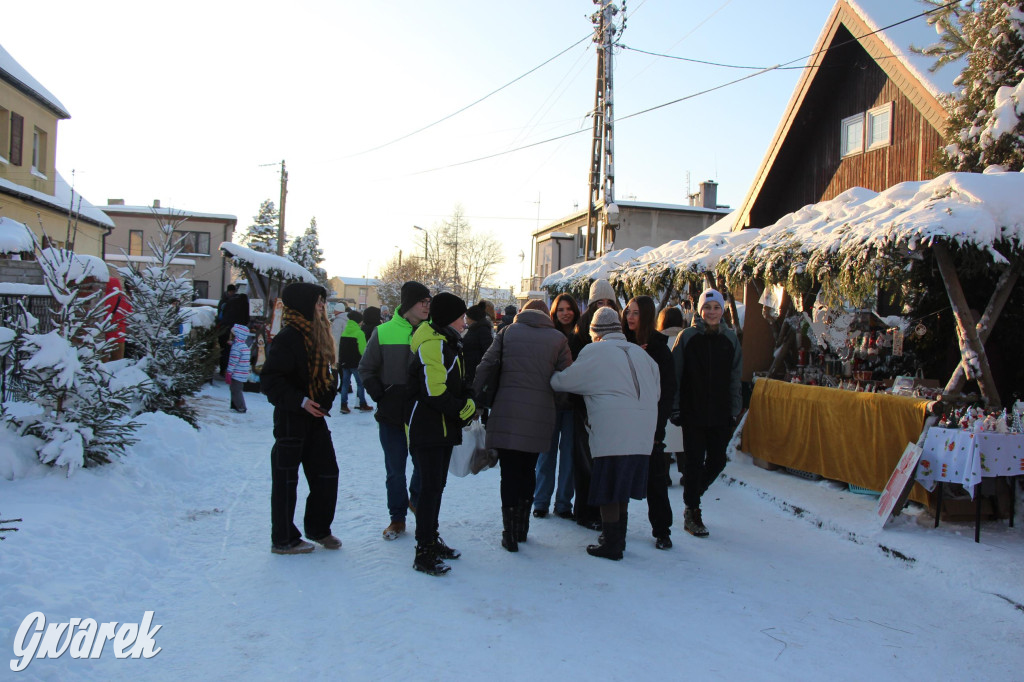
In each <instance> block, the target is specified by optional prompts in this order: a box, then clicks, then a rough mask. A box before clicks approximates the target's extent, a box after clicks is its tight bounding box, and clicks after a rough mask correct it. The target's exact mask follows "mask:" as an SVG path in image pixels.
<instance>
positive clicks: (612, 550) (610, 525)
mask: <svg viewBox="0 0 1024 682" xmlns="http://www.w3.org/2000/svg"><path fill="white" fill-rule="evenodd" d="M603 535H604V542H603V543H601V544H599V545H588V546H587V554H589V555H590V556H596V557H601V558H602V559H611V560H613V561H618V560H620V559H621V558H622V552H623V551H624V550H625V549H626V522H625V521H607V522H605V524H604V533H603Z"/></svg>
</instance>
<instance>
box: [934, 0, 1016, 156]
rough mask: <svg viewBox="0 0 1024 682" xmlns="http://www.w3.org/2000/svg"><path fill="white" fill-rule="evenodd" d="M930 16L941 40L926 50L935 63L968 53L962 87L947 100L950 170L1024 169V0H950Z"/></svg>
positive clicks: (936, 1)
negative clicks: (952, 1)
mask: <svg viewBox="0 0 1024 682" xmlns="http://www.w3.org/2000/svg"><path fill="white" fill-rule="evenodd" d="M928 4H931V5H936V6H944V7H945V9H943V11H941V12H937V13H935V14H934V15H932V18H930V19H929V21H930V22H931V23H932V24H934V25H935V27H936V30H937V31H938V33H939V43H937V44H936V45H932V46H930V47H927V48H924V49H922V50H920V52H921V53H923V54H926V55H929V56H933V57H936V65H935V68H941V67H942V66H943V65H945V64H946V63H949V62H951V61H955V60H957V59H959V58H961V57H963V56H965V55H966V58H967V66H966V67H965V68H964V70H963V72H962V73H961V74H960V76H959V77H958V78H957V80H956V84H957V85H958V86H960V87H961V88H962V91H961V92H960V93H959V94H958V95H956V96H951V97H950V98H949V99H948V100H947V102H946V103H945V104H946V107H947V109H948V110H949V111H950V114H951V115H950V119H949V124H948V128H947V131H946V143H947V146H946V147H945V148H944V149H943V150H942V151H941V152H940V155H939V156H940V163H941V164H942V167H943V168H944V169H945V170H951V171H969V172H981V171H983V170H985V168H987V167H988V166H992V165H1000V166H1003V167H1005V168H1006V169H1008V170H1015V171H1016V170H1021V169H1022V168H1024V0H1018V1H1017V2H1006V0H971V1H970V2H964V3H959V4H951V5H950V4H948V3H946V2H944V1H942V0H928Z"/></svg>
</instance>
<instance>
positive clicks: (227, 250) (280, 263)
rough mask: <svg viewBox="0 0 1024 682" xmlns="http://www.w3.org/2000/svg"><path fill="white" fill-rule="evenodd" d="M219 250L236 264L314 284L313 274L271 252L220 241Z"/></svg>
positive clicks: (290, 279)
mask: <svg viewBox="0 0 1024 682" xmlns="http://www.w3.org/2000/svg"><path fill="white" fill-rule="evenodd" d="M220 250H221V251H223V252H224V254H225V255H226V256H227V257H228V258H231V259H233V260H234V261H235V265H237V266H249V267H251V268H252V269H253V270H255V271H256V272H258V273H260V274H262V275H266V276H267V277H274V278H278V279H282V280H284V281H286V282H294V281H303V282H309V283H310V284H316V283H317V280H316V277H314V276H313V274H312V273H311V272H310V271H309V270H307V269H306V268H304V267H302V266H301V265H299V264H297V263H295V262H293V261H291V260H289V259H287V258H285V257H283V256H278V255H276V254H272V253H262V252H260V251H254V250H253V249H250V248H247V247H244V246H240V245H238V244H235V243H232V242H222V243H221V245H220Z"/></svg>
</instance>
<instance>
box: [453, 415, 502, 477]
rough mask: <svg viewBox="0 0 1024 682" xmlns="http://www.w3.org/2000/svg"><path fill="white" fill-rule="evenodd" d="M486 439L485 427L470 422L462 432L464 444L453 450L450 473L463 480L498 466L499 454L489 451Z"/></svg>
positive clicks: (475, 422) (478, 422)
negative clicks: (470, 475) (465, 477)
mask: <svg viewBox="0 0 1024 682" xmlns="http://www.w3.org/2000/svg"><path fill="white" fill-rule="evenodd" d="M486 439H487V432H486V431H485V430H484V425H483V424H481V423H480V421H479V420H474V421H472V422H470V424H469V426H467V427H466V428H465V429H463V431H462V443H461V444H460V445H456V446H455V447H454V448H453V449H452V458H451V462H449V464H448V473H450V474H451V475H452V476H458V477H459V478H462V477H464V476H468V475H469V474H478V473H480V472H481V471H483V470H484V469H489V468H491V467H493V466H494V465H495V464H497V462H498V457H497V453H495V452H494V451H493V450H488V449H487V446H486V444H485V443H486Z"/></svg>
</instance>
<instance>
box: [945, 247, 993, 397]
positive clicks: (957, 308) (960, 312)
mask: <svg viewBox="0 0 1024 682" xmlns="http://www.w3.org/2000/svg"><path fill="white" fill-rule="evenodd" d="M932 253H933V254H935V263H936V265H938V266H939V274H940V275H942V283H943V284H944V285H945V287H946V294H947V295H948V296H949V303H950V305H951V306H952V308H953V317H954V318H955V319H956V326H957V331H958V332H959V334H958V336H959V337H960V356H961V358H962V362H963V363H964V364H965V365H967V364H969V360H968V358H969V356H968V353H970V354H972V355H974V357H975V358H976V362H977V366H978V376H977V377H976V378H977V380H978V388H979V389H980V390H981V397H982V398H983V399H984V401H985V403H986V405H987V406H988V407H989V408H999V407H1001V406H1002V403H1001V402H1000V400H999V392H998V391H997V390H996V385H995V382H994V381H993V378H992V368H991V367H989V364H988V356H987V355H986V354H985V346H984V345H983V344H982V342H981V339H979V338H978V328H977V324H976V323H975V321H974V319H973V317H972V316H971V310H970V307H969V306H968V305H967V297H966V296H964V290H963V287H962V286H961V284H960V278H959V277H958V276H957V274H956V267H955V266H954V265H953V256H952V255H950V253H949V249H948V248H946V245H945V244H942V243H940V242H936V243H934V244H932Z"/></svg>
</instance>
